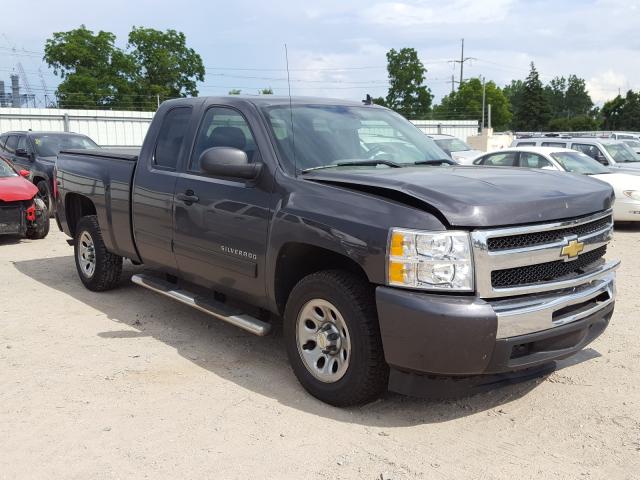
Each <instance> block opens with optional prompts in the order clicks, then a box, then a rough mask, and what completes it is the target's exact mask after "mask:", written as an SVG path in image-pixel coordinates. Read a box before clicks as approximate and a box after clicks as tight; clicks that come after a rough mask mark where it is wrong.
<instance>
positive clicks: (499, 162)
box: [482, 152, 516, 167]
mask: <svg viewBox="0 0 640 480" xmlns="http://www.w3.org/2000/svg"><path fill="white" fill-rule="evenodd" d="M515 160H516V152H504V153H492V154H491V155H487V156H486V157H484V162H482V164H483V165H489V166H493V167H513V166H514V165H515Z"/></svg>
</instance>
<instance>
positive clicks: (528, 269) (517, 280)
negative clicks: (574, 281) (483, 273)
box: [491, 222, 607, 288]
mask: <svg viewBox="0 0 640 480" xmlns="http://www.w3.org/2000/svg"><path fill="white" fill-rule="evenodd" d="M594 223H595V222H594ZM588 225H591V224H588ZM581 226H583V225H581ZM563 230H565V229H563ZM596 230H597V229H596ZM544 233H546V232H544ZM530 235H535V234H530ZM606 252H607V246H606V245H603V246H602V247H599V248H596V249H595V250H591V251H590V252H587V253H583V254H582V255H580V256H579V257H578V259H577V260H573V261H570V262H565V261H563V260H557V261H554V262H547V263H539V264H537V265H527V266H525V267H516V268H507V269H504V270H495V271H493V272H491V285H492V286H493V288H507V287H519V286H523V285H532V284H537V283H541V282H550V281H553V280H557V279H559V278H560V277H564V276H565V275H570V274H572V273H581V270H582V269H584V268H585V267H587V266H589V265H590V264H592V263H594V262H596V261H598V260H599V259H601V258H602V257H603V256H604V255H605V253H606Z"/></svg>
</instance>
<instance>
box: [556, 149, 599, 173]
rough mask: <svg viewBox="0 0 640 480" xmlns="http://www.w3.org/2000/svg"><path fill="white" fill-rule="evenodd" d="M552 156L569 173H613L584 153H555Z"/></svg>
mask: <svg viewBox="0 0 640 480" xmlns="http://www.w3.org/2000/svg"><path fill="white" fill-rule="evenodd" d="M551 156H552V157H553V159H554V160H555V161H556V162H558V163H559V164H560V166H561V167H562V168H563V169H565V170H566V171H567V172H572V173H581V174H583V175H598V174H603V173H611V172H610V171H609V170H608V169H607V168H606V167H604V166H602V165H601V164H600V163H599V162H597V161H596V160H594V159H593V158H591V157H590V156H589V155H585V154H584V153H580V152H554V153H552V154H551Z"/></svg>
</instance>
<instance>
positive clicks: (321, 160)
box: [264, 105, 448, 171]
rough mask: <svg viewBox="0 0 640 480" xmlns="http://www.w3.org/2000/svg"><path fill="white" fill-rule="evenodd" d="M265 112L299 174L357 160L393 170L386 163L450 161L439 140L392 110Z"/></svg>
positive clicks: (309, 108) (311, 108)
mask: <svg viewBox="0 0 640 480" xmlns="http://www.w3.org/2000/svg"><path fill="white" fill-rule="evenodd" d="M264 112H265V115H266V117H267V119H268V123H269V126H270V128H271V130H272V132H273V136H274V137H275V139H276V143H277V147H278V151H279V153H280V155H281V157H282V159H283V160H284V162H286V163H287V164H288V165H289V166H294V163H295V168H296V170H297V171H303V170H308V169H314V168H318V167H324V166H327V165H336V164H338V163H343V162H353V161H369V162H368V163H367V165H366V166H362V167H358V168H389V167H388V166H385V165H384V164H383V163H382V162H387V163H391V162H393V163H395V164H399V165H400V166H402V165H403V164H404V165H410V164H414V163H416V162H423V161H425V160H439V159H447V158H448V157H447V154H446V153H445V152H443V151H442V150H441V149H440V148H439V147H438V146H437V145H436V144H435V143H434V141H433V140H431V139H430V138H429V137H427V136H426V135H425V134H424V133H422V132H421V131H420V130H418V129H417V128H416V127H415V126H414V125H413V124H411V123H410V122H409V121H407V120H405V119H404V118H403V117H401V116H400V115H398V114H396V113H393V112H391V111H389V110H384V109H381V108H372V107H367V106H362V107H355V106H354V107H351V106H343V105H298V106H295V105H294V106H293V108H292V109H290V107H289V106H288V105H287V106H275V107H264ZM292 123H293V134H292V131H291V130H292V129H291V124H292ZM375 162H380V163H378V164H376V163H375Z"/></svg>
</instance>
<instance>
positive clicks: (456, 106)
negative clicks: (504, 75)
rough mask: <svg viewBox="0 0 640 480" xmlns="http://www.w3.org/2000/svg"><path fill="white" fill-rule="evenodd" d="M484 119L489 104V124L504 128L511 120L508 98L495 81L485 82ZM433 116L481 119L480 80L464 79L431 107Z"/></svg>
mask: <svg viewBox="0 0 640 480" xmlns="http://www.w3.org/2000/svg"><path fill="white" fill-rule="evenodd" d="M485 104H486V105H487V106H486V107H485V108H486V110H485V121H486V120H487V112H488V105H489V104H491V124H492V126H493V127H494V128H495V129H496V130H504V129H506V128H507V126H508V125H509V122H511V111H510V108H509V100H508V99H507V97H506V95H505V94H504V92H503V91H502V90H501V89H500V88H498V87H497V86H496V84H495V82H492V81H489V82H486V83H485ZM433 112H434V115H433V117H434V118H441V119H446V118H477V119H478V120H481V119H482V82H481V81H480V80H479V79H478V78H472V79H470V80H467V81H465V82H464V83H463V84H462V85H461V86H460V88H459V89H458V90H457V91H455V92H452V93H450V94H449V95H446V96H445V97H443V98H442V101H441V102H440V105H437V106H435V107H434V109H433Z"/></svg>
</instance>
